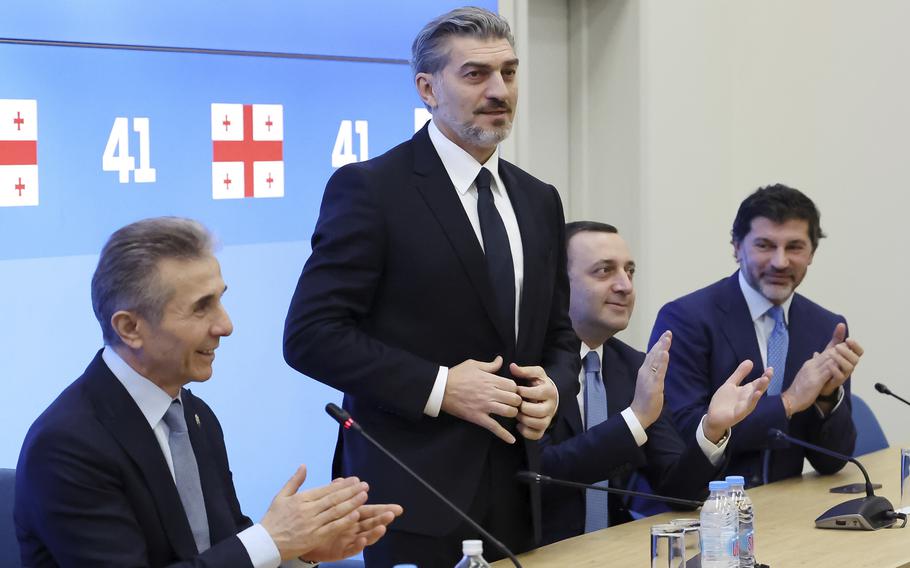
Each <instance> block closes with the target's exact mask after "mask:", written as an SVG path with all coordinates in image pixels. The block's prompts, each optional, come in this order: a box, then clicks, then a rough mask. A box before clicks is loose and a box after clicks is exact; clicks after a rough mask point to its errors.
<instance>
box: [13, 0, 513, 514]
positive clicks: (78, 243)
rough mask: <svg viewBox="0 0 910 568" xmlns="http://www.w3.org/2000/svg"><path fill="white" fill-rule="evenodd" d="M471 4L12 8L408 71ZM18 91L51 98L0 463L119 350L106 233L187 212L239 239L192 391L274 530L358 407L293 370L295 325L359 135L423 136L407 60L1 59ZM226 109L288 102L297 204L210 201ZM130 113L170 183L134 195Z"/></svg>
mask: <svg viewBox="0 0 910 568" xmlns="http://www.w3.org/2000/svg"><path fill="white" fill-rule="evenodd" d="M474 3H475V4H478V5H481V6H485V7H488V8H490V9H496V2H495V1H485V2H474ZM455 5H457V4H456V3H455V2H450V1H442V0H435V1H417V0H411V1H403V2H395V3H386V2H381V3H380V2H368V1H365V0H364V1H357V2H355V1H341V2H321V3H317V2H299V1H295V2H291V1H280V2H279V1H274V2H261V3H259V4H257V5H256V7H255V8H251V4H250V3H248V2H240V1H238V0H232V1H221V2H212V1H205V2H202V1H199V2H189V3H188V2H177V1H176V0H167V1H161V2H155V3H140V4H136V3H122V2H112V1H103V2H102V1H94V2H80V3H63V2H35V1H13V2H7V3H5V5H4V14H3V17H2V18H0V38H18V39H38V40H59V41H78V42H100V43H124V44H143V45H161V46H177V47H196V48H205V49H241V50H257V51H279V52H293V53H304V54H310V55H317V56H339V55H341V56H350V57H357V58H381V59H384V60H385V59H392V60H404V59H407V57H408V56H409V49H410V42H411V40H412V38H413V36H414V34H415V33H416V32H417V31H418V30H419V29H420V27H421V26H422V25H423V24H424V23H425V22H426V21H428V20H429V19H431V18H432V17H433V16H435V15H437V14H439V13H441V12H443V11H445V10H448V9H450V8H451V7H454V6H455ZM0 77H3V78H4V79H3V81H2V82H0V109H2V108H3V105H4V104H5V103H4V101H6V102H7V103H8V102H9V101H11V100H19V99H26V100H35V101H37V125H38V127H37V163H38V176H39V177H38V179H39V184H38V185H39V197H40V199H39V204H38V205H37V206H28V207H8V206H2V204H4V203H6V202H5V201H3V200H2V199H0V386H2V387H3V388H2V392H3V395H2V396H0V421H2V424H0V432H2V436H0V467H12V466H14V465H15V463H16V459H17V457H18V453H19V448H20V446H21V443H22V439H23V437H24V435H25V432H26V430H27V428H28V426H29V425H30V424H31V422H32V421H33V420H34V419H35V417H36V416H37V415H38V414H39V413H40V412H41V411H42V410H43V409H44V408H45V407H46V406H47V405H48V404H49V403H50V401H51V400H53V398H54V397H55V396H56V395H57V394H58V393H59V392H60V391H61V390H62V389H63V388H64V387H65V386H66V385H67V384H69V383H70V382H71V381H72V380H73V379H75V378H76V377H77V376H78V375H79V374H80V373H81V372H82V370H83V369H84V367H85V365H86V364H87V363H88V362H89V360H90V359H91V357H92V356H93V355H94V353H95V351H96V350H97V349H99V348H100V346H101V334H100V331H99V328H98V324H97V322H96V321H95V319H94V316H93V314H92V309H91V303H90V298H89V282H90V279H91V274H92V271H93V270H94V267H95V263H96V262H97V252H98V251H99V250H100V248H101V246H102V245H103V243H104V241H105V240H106V238H107V236H108V235H109V234H110V233H111V232H112V231H113V230H115V229H116V228H118V227H120V226H122V225H124V224H126V223H128V222H131V221H134V220H136V219H140V218H143V217H148V216H155V215H182V216H189V217H194V218H197V219H200V220H202V221H203V222H204V223H205V224H206V225H208V226H209V227H210V228H211V229H212V230H213V232H215V234H216V235H217V236H218V237H219V239H220V240H221V242H222V243H223V246H222V250H221V252H220V254H219V258H220V260H221V264H222V270H223V273H224V277H225V281H226V283H227V284H228V286H229V288H230V290H229V292H228V294H227V295H226V296H225V303H226V306H227V308H228V311H229V313H230V315H231V317H232V318H233V320H234V324H235V332H234V334H233V335H232V336H231V337H229V338H226V339H225V340H224V341H223V342H222V347H221V348H220V349H219V350H218V357H217V360H216V362H215V375H214V377H213V378H212V379H211V380H210V381H208V382H207V383H205V384H201V385H197V386H193V390H194V392H196V393H197V394H199V395H201V396H202V397H203V398H205V399H206V400H207V401H208V402H209V404H210V405H211V406H212V407H213V408H214V409H215V411H216V413H217V414H218V416H219V418H220V419H221V421H222V424H223V426H224V429H225V434H226V439H227V444H228V452H229V455H230V457H231V465H232V469H233V471H234V479H235V482H236V484H237V488H238V492H239V494H240V498H241V502H242V504H243V505H244V508H245V510H246V512H247V513H248V514H250V515H251V516H252V517H253V518H254V519H258V518H259V517H260V516H261V515H262V513H263V512H264V511H265V509H266V508H267V506H268V503H269V502H270V500H271V498H272V496H273V494H274V492H275V491H277V489H278V488H279V487H280V486H281V485H282V484H283V483H284V482H285V481H286V479H287V478H288V477H289V476H290V475H291V474H292V473H293V471H294V469H295V468H296V466H297V465H298V464H300V463H306V464H307V465H308V467H309V470H310V475H309V479H308V482H307V484H306V486H310V487H312V486H315V485H321V484H324V483H326V482H327V481H328V480H329V478H330V477H329V476H330V464H331V457H332V449H333V447H334V443H335V437H336V428H335V426H334V423H333V422H331V420H330V419H329V418H328V417H327V416H326V415H325V414H324V412H323V410H322V407H323V406H324V405H325V403H326V402H327V401H338V400H340V394H339V393H337V392H335V391H333V390H332V389H329V388H328V387H325V386H323V385H321V384H320V383H317V382H316V381H313V380H310V379H308V378H306V377H304V376H302V375H300V374H298V373H296V372H295V371H293V370H291V369H290V368H289V367H287V366H286V364H285V363H284V360H283V358H282V355H281V334H282V326H283V322H284V317H285V314H286V311H287V306H288V303H289V301H290V297H291V294H292V292H293V289H294V286H295V285H296V281H297V276H298V275H299V272H300V269H301V267H302V266H303V263H304V261H305V260H306V258H307V256H308V254H309V237H310V235H311V234H312V230H313V226H314V224H315V220H316V216H317V213H318V207H319V202H320V199H321V195H322V189H323V187H324V184H325V182H326V180H327V179H328V177H329V176H330V175H331V173H332V171H333V169H334V168H333V166H332V152H333V149H334V148H335V144H336V138H337V136H338V133H339V129H340V128H341V127H342V121H345V120H351V121H366V123H367V125H368V130H367V132H368V141H369V156H376V155H378V154H380V153H381V152H383V151H385V150H387V149H389V148H391V147H392V146H394V145H395V144H397V143H399V142H401V141H403V140H404V139H406V138H407V137H409V136H410V135H411V134H412V133H413V131H414V120H415V118H414V109H415V108H419V107H420V103H419V100H418V98H417V96H416V94H415V93H414V88H413V84H412V78H411V73H410V70H409V68H408V67H407V65H405V64H402V63H401V62H396V61H339V60H337V59H333V58H332V57H324V58H322V59H319V58H316V59H288V58H268V57H266V58H263V57H245V56H231V55H212V54H192V53H160V52H148V51H129V50H111V49H98V48H84V47H58V46H45V45H40V46H33V45H14V44H0ZM213 103H236V104H275V105H282V111H283V123H284V125H283V130H284V135H283V142H282V154H283V155H282V157H283V161H284V196H283V197H280V198H267V199H236V200H234V199H232V200H215V199H213V198H212V159H213V150H212V125H211V122H212V117H211V105H212V104H213ZM10 104H12V103H10ZM118 117H119V118H123V119H125V120H126V121H127V124H128V128H129V129H128V138H129V149H130V152H129V153H130V155H133V156H135V157H136V158H137V162H138V158H139V155H140V150H139V148H140V143H141V142H142V137H141V135H140V134H139V133H138V132H136V131H135V130H134V128H135V127H136V124H137V121H136V119H142V118H147V119H148V131H147V132H148V137H147V142H148V152H147V155H148V158H149V162H150V166H151V167H152V168H155V170H156V180H155V181H154V182H150V183H137V182H136V181H135V175H134V174H131V175H128V176H127V179H128V182H127V183H121V182H120V176H119V175H118V172H116V171H104V170H103V169H102V156H103V154H104V152H105V148H106V145H107V143H108V141H109V138H110V136H111V133H112V127H113V125H114V123H115V120H116V119H117V118H118ZM3 132H5V131H4V130H3V127H2V125H0V133H3ZM360 136H361V135H359V134H357V133H354V134H353V138H352V142H353V145H352V150H353V151H354V152H357V151H358V149H359V142H360ZM2 140H3V136H0V142H2ZM2 148H3V146H0V152H2V151H3V150H2ZM3 163H4V157H3V156H0V164H3ZM137 166H138V163H137ZM0 167H2V166H0ZM0 179H2V176H0ZM6 189H8V188H3V187H0V191H5V190H6Z"/></svg>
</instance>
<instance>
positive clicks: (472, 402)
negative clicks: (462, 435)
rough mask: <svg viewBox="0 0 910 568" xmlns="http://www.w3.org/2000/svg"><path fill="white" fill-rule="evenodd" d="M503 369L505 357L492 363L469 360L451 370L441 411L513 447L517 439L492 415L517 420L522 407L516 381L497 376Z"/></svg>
mask: <svg viewBox="0 0 910 568" xmlns="http://www.w3.org/2000/svg"><path fill="white" fill-rule="evenodd" d="M501 366H502V357H501V356H498V355H497V356H496V358H495V359H493V361H490V362H485V361H475V360H473V359H469V360H467V361H465V362H463V363H460V364H458V365H456V366H454V367H452V368H451V369H449V375H448V378H447V379H446V390H445V394H444V395H443V398H442V410H443V412H446V413H448V414H451V415H452V416H456V417H458V418H461V419H462V420H466V421H468V422H471V423H473V424H477V425H478V426H481V427H483V428H486V429H487V430H489V431H490V432H492V433H493V434H495V435H496V437H498V438H500V439H501V440H503V441H504V442H506V443H509V444H514V443H515V436H513V435H512V434H511V433H510V432H509V431H508V430H506V429H505V428H503V427H502V425H501V424H499V422H497V421H496V420H494V419H493V418H492V417H491V416H490V415H491V414H496V415H498V416H505V417H507V418H514V417H516V416H518V413H519V408H520V407H521V404H522V399H521V395H519V394H518V385H516V384H515V381H513V380H511V379H506V378H503V377H500V376H498V375H496V374H495V373H496V371H498V370H499V368H500V367H501Z"/></svg>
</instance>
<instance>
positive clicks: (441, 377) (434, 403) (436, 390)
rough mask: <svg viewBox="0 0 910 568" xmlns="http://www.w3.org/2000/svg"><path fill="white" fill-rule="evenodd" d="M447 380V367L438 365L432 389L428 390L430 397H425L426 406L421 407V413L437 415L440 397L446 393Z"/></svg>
mask: <svg viewBox="0 0 910 568" xmlns="http://www.w3.org/2000/svg"><path fill="white" fill-rule="evenodd" d="M448 380H449V368H448V367H439V371H438V372H437V373H436V382H435V383H433V390H431V391H430V398H429V399H427V404H426V406H424V407H423V413H424V414H426V415H427V416H429V417H431V418H436V417H437V416H439V411H440V410H441V409H442V397H443V396H445V394H446V382H447V381H448Z"/></svg>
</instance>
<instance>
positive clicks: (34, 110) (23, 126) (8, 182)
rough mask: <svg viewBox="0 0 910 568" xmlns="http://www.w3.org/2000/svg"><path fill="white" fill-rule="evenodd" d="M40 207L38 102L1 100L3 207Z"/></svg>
mask: <svg viewBox="0 0 910 568" xmlns="http://www.w3.org/2000/svg"><path fill="white" fill-rule="evenodd" d="M29 205H31V206H36V205H38V101H36V100H31V99H0V207H20V206H29Z"/></svg>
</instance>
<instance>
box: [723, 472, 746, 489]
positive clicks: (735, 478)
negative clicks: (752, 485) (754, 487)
mask: <svg viewBox="0 0 910 568" xmlns="http://www.w3.org/2000/svg"><path fill="white" fill-rule="evenodd" d="M727 483H729V484H730V487H745V486H746V479H745V478H744V477H743V476H741V475H728V476H727Z"/></svg>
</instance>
